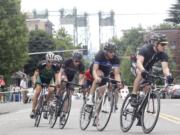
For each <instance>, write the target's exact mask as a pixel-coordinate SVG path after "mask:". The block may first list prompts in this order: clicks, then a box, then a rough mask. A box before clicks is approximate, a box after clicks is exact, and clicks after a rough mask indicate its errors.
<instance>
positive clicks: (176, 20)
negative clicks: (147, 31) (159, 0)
mask: <svg viewBox="0 0 180 135" xmlns="http://www.w3.org/2000/svg"><path fill="white" fill-rule="evenodd" d="M165 21H167V22H171V23H173V24H174V25H175V24H180V0H177V2H176V4H172V7H171V8H170V10H169V18H167V19H165Z"/></svg>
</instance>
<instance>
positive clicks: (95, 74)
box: [87, 42, 121, 105]
mask: <svg viewBox="0 0 180 135" xmlns="http://www.w3.org/2000/svg"><path fill="white" fill-rule="evenodd" d="M115 50H116V46H115V45H114V44H113V43H110V42H108V43H106V44H105V46H104V50H103V51H99V52H98V53H97V55H96V56H95V60H94V62H93V63H92V64H91V66H90V71H89V73H90V75H91V78H93V79H91V80H92V86H91V88H90V94H89V96H88V101H87V104H88V105H93V101H92V97H93V94H94V92H95V90H96V88H97V83H101V86H102V88H103V86H104V85H105V84H106V81H107V80H104V79H102V78H101V77H102V76H104V77H108V76H109V75H110V71H111V69H112V68H113V73H114V78H115V80H117V81H120V82H121V77H120V74H119V72H120V71H119V65H120V60H119V58H118V57H117V55H116V54H115ZM118 87H121V83H119V84H118Z"/></svg>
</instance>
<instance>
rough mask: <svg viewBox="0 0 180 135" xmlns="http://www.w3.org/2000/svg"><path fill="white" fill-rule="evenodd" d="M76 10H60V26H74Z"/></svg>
mask: <svg viewBox="0 0 180 135" xmlns="http://www.w3.org/2000/svg"><path fill="white" fill-rule="evenodd" d="M75 10H76V9H73V10H71V11H68V10H66V11H65V10H64V9H61V10H60V14H61V15H60V16H61V17H60V22H61V24H74V22H75V12H76V11H75Z"/></svg>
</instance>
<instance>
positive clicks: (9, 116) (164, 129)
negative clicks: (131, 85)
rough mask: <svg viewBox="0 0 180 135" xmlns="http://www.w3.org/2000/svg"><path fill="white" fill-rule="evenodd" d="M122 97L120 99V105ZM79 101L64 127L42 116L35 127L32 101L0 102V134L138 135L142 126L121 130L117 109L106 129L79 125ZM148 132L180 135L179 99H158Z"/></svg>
mask: <svg viewBox="0 0 180 135" xmlns="http://www.w3.org/2000/svg"><path fill="white" fill-rule="evenodd" d="M121 103H122V100H120V105H121ZM81 105H82V101H81V100H74V101H73V104H72V110H71V114H70V117H69V120H68V123H67V125H66V126H65V128H64V129H63V130H61V129H59V128H58V124H57V125H56V126H55V127H54V128H53V129H51V128H49V125H48V121H47V120H44V119H42V121H41V123H40V126H39V127H38V128H35V127H34V120H32V119H30V118H29V113H30V110H31V109H30V108H31V104H23V103H6V104H0V135H101V134H102V135H119V134H126V135H141V134H144V133H143V132H142V129H141V127H137V126H135V124H134V125H133V127H132V129H131V130H130V131H129V132H128V133H123V132H122V131H121V130H120V126H119V111H117V112H116V113H113V115H112V117H111V119H110V122H109V123H108V126H107V128H106V129H105V130H104V131H102V132H99V131H97V130H96V128H95V127H93V126H92V124H90V126H89V127H88V128H87V130H85V131H82V130H80V128H79V112H80V107H81ZM3 112H4V113H3ZM151 135H180V100H179V99H176V100H161V114H160V118H159V120H158V123H157V125H156V127H155V129H154V130H153V132H152V133H151Z"/></svg>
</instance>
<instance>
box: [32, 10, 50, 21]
mask: <svg viewBox="0 0 180 135" xmlns="http://www.w3.org/2000/svg"><path fill="white" fill-rule="evenodd" d="M33 18H40V19H45V18H48V10H42V11H39V10H38V11H37V10H33Z"/></svg>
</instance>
